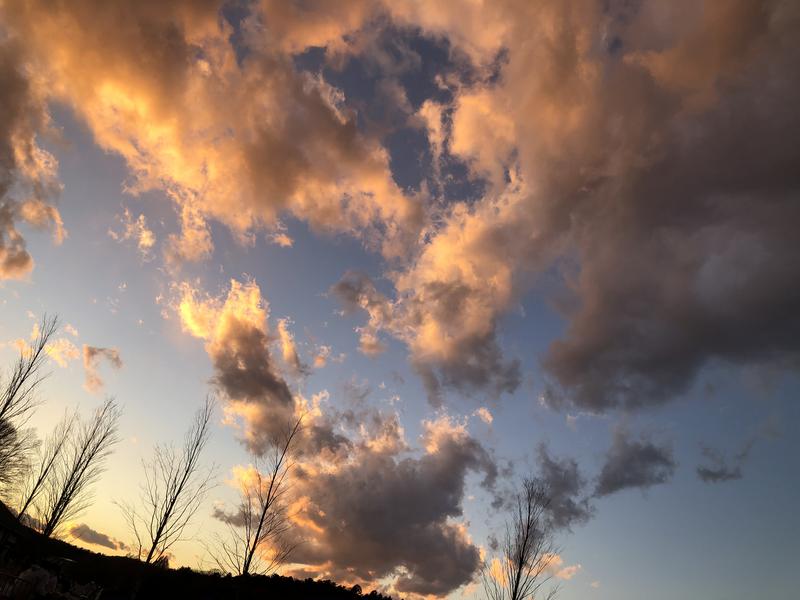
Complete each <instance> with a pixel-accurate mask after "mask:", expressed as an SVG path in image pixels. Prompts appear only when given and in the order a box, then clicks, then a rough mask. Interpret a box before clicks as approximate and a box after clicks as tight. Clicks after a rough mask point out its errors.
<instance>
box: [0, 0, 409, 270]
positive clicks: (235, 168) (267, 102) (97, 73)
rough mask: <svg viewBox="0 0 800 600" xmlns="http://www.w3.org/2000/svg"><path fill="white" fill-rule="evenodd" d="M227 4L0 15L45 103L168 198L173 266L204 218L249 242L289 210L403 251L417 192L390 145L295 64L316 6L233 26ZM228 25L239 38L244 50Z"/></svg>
mask: <svg viewBox="0 0 800 600" xmlns="http://www.w3.org/2000/svg"><path fill="white" fill-rule="evenodd" d="M221 8H222V2H219V1H217V0H205V1H203V2H194V1H188V0H182V1H179V2H176V3H172V4H170V6H169V7H167V8H164V7H156V6H155V5H152V4H148V3H140V2H128V3H113V4H104V5H103V6H102V7H99V8H98V7H97V6H96V5H95V4H94V3H93V2H84V1H81V2H72V3H69V5H62V6H55V7H54V6H51V5H49V4H48V3H46V2H32V3H27V4H24V5H19V4H7V5H4V6H3V9H2V17H3V21H4V24H5V25H6V26H7V27H8V28H9V30H10V31H12V32H13V33H14V34H16V35H17V36H18V37H19V39H20V40H24V46H25V50H26V53H27V56H28V57H29V60H30V61H31V64H32V67H33V68H34V69H35V71H36V75H37V77H39V78H41V79H42V80H43V81H45V82H46V83H47V88H48V89H49V90H50V93H51V94H52V96H53V99H55V100H58V101H62V102H65V103H67V104H68V105H69V106H71V107H72V108H73V110H74V111H75V112H76V114H77V115H78V116H79V117H80V118H81V119H83V120H84V121H85V122H86V124H87V125H88V127H89V129H90V130H91V131H92V133H93V135H94V138H95V141H96V142H97V143H98V144H99V145H100V146H101V147H102V148H104V149H105V150H107V151H110V152H114V153H116V154H119V155H121V156H122V157H123V158H124V159H125V161H126V162H127V164H128V166H129V169H130V172H131V176H132V181H131V184H130V186H129V191H131V192H133V193H138V192H142V191H147V190H152V189H157V190H161V191H164V192H165V193H166V195H167V196H168V197H169V198H170V199H171V200H172V201H173V202H174V203H175V205H176V208H177V212H178V214H179V217H180V222H181V233H180V234H179V235H175V236H172V237H170V238H169V239H168V245H167V248H166V252H167V258H168V261H169V262H170V263H172V264H174V263H176V262H178V261H181V260H200V259H204V258H206V257H208V256H209V254H210V252H211V250H212V248H213V240H212V239H211V238H210V232H209V231H210V230H209V229H208V226H207V221H208V220H209V219H214V220H217V221H220V222H222V223H224V224H225V225H227V226H228V227H230V228H231V229H232V231H233V232H234V233H235V234H236V235H237V236H238V237H239V239H240V240H242V241H244V242H247V241H249V240H250V239H251V236H252V233H253V231H255V230H266V231H268V232H269V231H271V230H273V229H278V230H279V229H280V225H279V215H280V213H281V212H284V211H286V212H289V213H291V214H292V215H294V216H296V217H298V218H300V219H304V220H306V221H308V222H309V223H310V224H311V225H312V226H313V227H315V228H318V229H325V230H331V231H337V232H346V233H352V234H353V235H355V236H356V237H358V238H360V239H362V240H363V241H364V242H365V243H367V244H368V245H370V246H371V247H374V248H375V249H376V250H378V251H381V252H383V253H384V254H385V255H387V256H397V255H400V254H401V253H402V252H403V249H404V248H405V247H406V246H407V244H408V242H409V240H411V241H413V240H414V239H415V238H416V233H417V231H418V230H419V228H420V226H421V225H422V212H421V210H420V206H419V203H418V201H417V200H416V199H414V198H410V197H407V196H406V195H405V194H404V193H403V192H402V190H400V188H398V186H397V185H396V184H395V183H394V181H393V179H392V177H391V173H390V170H389V165H388V155H387V153H386V151H385V150H384V149H383V147H382V146H381V145H380V143H379V142H378V141H377V140H374V139H371V138H369V137H367V136H365V135H364V134H362V133H361V132H359V130H358V128H357V127H356V123H355V119H354V115H352V114H351V113H348V112H347V111H344V110H342V109H341V107H340V106H339V105H338V97H339V96H338V93H337V91H336V90H333V89H332V88H330V86H328V85H327V84H326V83H325V82H324V81H323V80H322V79H321V78H319V77H315V76H312V75H309V74H305V73H302V72H299V71H298V70H296V69H295V66H294V63H293V62H292V56H291V54H290V53H289V49H290V48H291V49H294V48H296V46H295V42H297V41H299V40H300V39H317V35H312V36H310V37H306V36H305V35H300V32H301V30H302V31H304V32H308V23H309V19H310V18H311V16H312V15H314V14H317V13H318V12H319V10H317V11H312V10H310V11H301V12H302V13H303V15H302V18H300V17H301V15H296V14H294V12H293V11H291V10H284V9H282V8H281V7H280V6H279V5H278V4H276V3H271V2H265V3H263V4H259V3H253V4H251V5H249V7H248V10H249V11H250V12H249V14H248V15H246V16H245V18H244V20H243V21H242V22H241V23H240V22H238V21H237V22H234V23H231V22H228V21H227V20H226V18H225V16H224V15H223V14H222V13H221ZM320 8H321V7H320ZM337 12H338V11H337ZM295 17H296V18H295ZM312 20H313V19H312ZM326 22H328V21H326ZM235 27H241V28H242V29H243V30H244V31H245V33H246V35H242V36H241V37H238V38H237V39H238V42H239V44H241V46H240V47H238V48H237V47H234V46H233V44H232V42H231V38H232V37H233V36H232V33H233V32H234V28H235ZM323 30H324V28H323ZM78 32H81V33H80V34H79V33H78ZM320 33H321V32H320ZM328 34H330V31H328ZM298 36H299V37H298ZM323 38H324V39H330V38H329V37H328V35H324V36H323ZM289 39H292V40H295V42H293V43H288V42H286V40H289ZM56 55H57V56H58V59H57V60H56V59H55V56H56ZM278 233H279V231H278ZM278 239H279V240H280V241H282V242H285V241H286V240H287V238H286V237H285V236H283V237H280V238H278Z"/></svg>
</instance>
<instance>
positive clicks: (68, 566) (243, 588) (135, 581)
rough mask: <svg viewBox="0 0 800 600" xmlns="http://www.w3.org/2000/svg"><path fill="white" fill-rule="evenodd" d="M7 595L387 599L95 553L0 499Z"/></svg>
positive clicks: (324, 583) (3, 591) (0, 583)
mask: <svg viewBox="0 0 800 600" xmlns="http://www.w3.org/2000/svg"><path fill="white" fill-rule="evenodd" d="M44 579H47V580H48V585H47V586H45V588H42V587H41V586H40V589H48V590H49V591H48V592H47V593H45V592H41V591H37V589H36V584H31V583H28V582H26V581H38V582H41V581H43V580H44ZM6 598H15V599H16V598H19V599H27V598H66V599H69V598H76V599H77V598H82V599H91V600H117V599H119V600H122V599H124V600H136V599H140V598H141V599H144V598H155V599H158V598H170V599H175V598H198V599H217V598H220V599H222V598H225V599H241V600H247V599H250V598H253V599H255V598H259V599H264V598H287V599H294V598H297V599H300V598H303V599H311V598H313V599H319V600H356V599H363V598H369V599H371V600H391V598H390V597H389V596H384V595H383V594H380V593H378V592H376V591H372V592H369V593H366V594H365V593H362V591H361V588H360V587H359V586H353V587H345V586H342V585H338V584H336V583H335V582H332V581H329V580H321V581H317V580H314V579H310V578H309V579H305V580H300V579H294V578H292V577H284V576H281V575H270V576H264V575H247V576H237V577H234V576H231V575H221V574H219V573H208V572H198V571H194V570H192V569H189V568H185V567H184V568H180V569H170V568H165V567H163V566H157V565H153V564H147V563H144V562H142V561H140V560H137V559H134V558H129V557H123V556H108V555H105V554H98V553H96V552H91V551H89V550H85V549H83V548H78V547H77V546H73V545H72V544H69V543H67V542H65V541H62V540H58V539H54V538H50V537H45V536H43V535H42V534H40V533H38V532H37V531H34V530H33V529H31V528H29V527H26V526H25V525H22V524H20V523H19V522H18V521H17V519H16V517H15V515H14V514H13V513H12V512H11V511H10V510H9V509H8V508H7V507H6V506H5V505H4V504H3V503H2V502H0V599H6Z"/></svg>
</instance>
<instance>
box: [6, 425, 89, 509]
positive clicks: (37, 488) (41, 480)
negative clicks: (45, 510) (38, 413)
mask: <svg viewBox="0 0 800 600" xmlns="http://www.w3.org/2000/svg"><path fill="white" fill-rule="evenodd" d="M77 422H78V413H77V412H67V413H65V414H64V417H63V418H62V419H61V421H59V422H58V423H57V424H56V426H55V427H54V428H53V431H52V432H51V433H50V435H49V436H48V437H47V439H46V440H45V441H44V443H43V444H42V445H40V447H39V455H38V457H37V458H38V461H37V462H38V464H39V468H38V469H37V470H34V469H31V470H30V471H29V474H28V477H27V479H26V481H25V483H24V485H23V487H22V490H21V498H20V502H19V512H18V513H17V519H19V520H20V521H23V520H25V516H26V514H27V513H28V510H29V509H30V508H32V507H33V506H35V502H36V500H37V498H38V497H39V495H40V494H41V493H42V491H43V490H44V489H45V487H46V484H47V482H48V481H49V480H50V478H51V477H52V476H53V475H54V474H55V473H56V470H57V467H58V465H59V461H60V460H62V458H63V453H64V452H65V451H66V450H67V448H68V446H69V442H70V438H71V436H72V432H73V430H74V429H75V427H76V424H77Z"/></svg>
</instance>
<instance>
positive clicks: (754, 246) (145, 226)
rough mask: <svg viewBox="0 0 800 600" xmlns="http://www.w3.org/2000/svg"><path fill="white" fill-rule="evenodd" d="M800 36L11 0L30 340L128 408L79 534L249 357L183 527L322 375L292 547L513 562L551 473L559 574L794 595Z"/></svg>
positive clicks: (399, 562)
mask: <svg viewBox="0 0 800 600" xmlns="http://www.w3.org/2000/svg"><path fill="white" fill-rule="evenodd" d="M798 64H800V3H798V2H796V1H793V0H785V1H780V0H763V1H756V0H727V1H724V2H711V1H706V2H702V1H701V2H698V1H696V0H669V1H667V0H663V1H661V0H603V1H601V0H535V1H533V0H496V1H481V0H460V1H456V0H452V1H446V0H441V1H436V2H433V1H430V2H427V1H424V0H392V1H389V0H385V1H381V0H350V1H347V2H328V1H325V0H294V1H289V0H261V1H256V0H253V1H246V0H241V1H231V2H222V1H221V0H173V1H163V0H158V1H156V0H147V1H143V0H121V1H117V2H97V1H90V0H62V1H45V0H27V1H26V0H0V359H2V362H3V364H4V365H10V364H11V363H12V361H13V360H14V359H15V357H16V355H17V352H18V349H19V348H20V347H21V346H23V345H24V344H25V343H27V342H28V341H30V339H31V336H32V335H35V329H34V328H35V326H36V324H37V323H38V322H39V321H40V320H41V318H42V316H43V315H44V314H49V315H58V316H59V318H60V323H61V328H60V330H59V332H58V334H57V335H56V336H55V339H54V341H53V342H52V344H51V346H50V348H49V352H48V353H49V356H50V360H49V363H48V369H49V370H50V371H51V373H52V374H51V376H50V377H49V378H48V380H47V381H46V383H45V385H44V386H43V387H42V389H41V399H42V400H43V404H42V406H41V407H40V408H39V409H38V411H37V412H36V413H35V415H34V417H33V418H32V420H31V424H32V425H33V426H34V427H36V428H37V430H38V432H39V434H40V435H42V436H43V435H46V433H47V432H48V431H49V430H50V429H51V428H52V426H53V425H54V424H55V423H56V422H57V421H58V420H59V419H60V418H61V416H62V415H63V414H64V411H65V410H67V409H72V408H74V407H80V410H81V411H82V413H88V412H89V411H91V410H92V409H93V408H95V407H96V406H98V405H99V404H100V403H101V402H102V401H103V399H104V398H105V397H107V396H114V397H115V398H116V399H117V401H118V402H119V404H120V405H121V406H122V407H123V410H124V414H123V417H122V420H121V422H120V443H119V444H118V445H117V446H116V447H115V451H114V453H113V455H112V456H111V457H110V458H109V460H108V462H107V470H106V472H105V473H104V475H103V477H102V479H101V480H100V482H99V483H98V485H97V486H96V488H95V495H94V497H95V501H94V503H93V504H92V506H91V507H90V509H89V510H87V511H85V512H84V513H82V514H81V515H80V517H79V518H78V519H77V520H76V521H74V522H73V523H71V524H70V527H69V529H71V530H72V531H73V533H74V536H73V538H70V539H73V541H75V543H79V544H81V545H84V546H86V547H89V548H91V549H93V550H96V551H103V552H109V553H121V554H124V553H125V551H126V550H125V544H127V543H130V541H131V539H130V533H129V532H128V531H127V529H126V526H125V523H124V521H123V518H122V515H121V514H120V511H119V508H118V506H117V504H116V503H115V502H119V501H123V500H129V499H133V498H135V497H136V495H137V494H138V490H139V485H140V484H141V482H142V478H143V474H142V469H141V460H142V459H143V458H147V457H148V456H150V455H151V453H152V449H153V446H154V445H155V444H157V443H165V442H177V441H179V440H180V439H181V437H182V436H183V434H184V432H185V431H186V429H187V428H188V426H189V424H190V421H191V419H192V415H193V414H194V412H195V411H196V410H197V409H198V408H199V407H200V405H201V404H202V402H203V400H204V398H205V397H206V395H207V394H209V393H213V394H215V395H216V397H217V399H218V406H217V410H216V414H215V418H214V429H213V434H212V438H211V441H210V444H209V446H208V448H207V450H206V453H205V457H204V460H205V463H206V464H207V465H212V464H214V465H216V469H217V479H216V480H217V486H216V487H215V488H214V489H213V490H212V491H211V492H210V494H209V495H208V497H207V499H206V501H205V502H204V504H203V505H202V507H201V509H200V511H199V512H198V515H197V518H196V519H195V521H194V522H193V524H192V526H191V538H192V539H191V540H187V541H185V542H182V543H180V544H178V545H176V546H175V548H174V551H173V554H174V557H173V560H172V563H171V564H172V565H173V566H176V565H188V566H191V567H202V568H210V567H211V566H212V565H211V564H210V562H209V558H208V556H207V553H206V545H207V543H208V542H209V541H210V540H211V539H212V538H213V536H214V533H215V532H220V531H222V530H223V528H224V524H223V523H222V522H221V521H220V519H219V516H220V515H222V514H224V512H225V511H226V510H228V509H230V508H231V507H232V506H233V503H234V502H235V500H236V491H235V488H236V485H237V479H238V478H241V477H243V476H246V473H247V467H248V465H249V464H250V463H251V461H252V458H251V456H252V453H258V452H260V451H262V450H263V448H264V446H265V443H266V440H268V439H269V436H270V434H271V433H273V432H274V431H275V429H276V428H277V427H279V426H281V425H282V424H285V423H286V422H287V420H289V419H291V417H292V416H293V415H298V414H301V413H304V414H306V417H305V426H306V430H305V433H304V435H303V436H302V440H301V447H300V448H299V455H298V459H297V460H298V465H299V467H300V473H299V476H298V477H296V480H295V481H294V484H293V488H292V492H293V494H294V498H295V501H294V504H293V515H294V517H293V519H294V524H295V529H294V532H295V535H297V537H298V539H302V540H303V544H301V545H300V546H299V547H298V550H297V551H296V553H295V554H294V556H293V561H292V564H290V565H286V566H285V567H284V569H283V572H284V573H286V574H291V575H294V576H302V577H306V576H313V577H324V578H331V579H334V580H336V581H339V582H341V583H345V584H348V585H351V584H355V583H359V584H361V585H362V587H364V588H365V589H372V588H373V587H374V588H378V589H380V590H383V591H386V592H388V593H392V594H394V595H395V596H396V597H401V596H402V597H405V598H410V599H416V598H420V597H423V596H431V597H445V596H448V597H451V598H461V597H467V598H480V597H482V591H481V588H480V583H479V578H478V568H479V565H480V563H481V561H482V557H486V556H491V554H492V547H493V545H494V540H495V539H496V538H497V537H500V535H501V533H502V527H503V523H504V519H505V516H506V513H505V510H504V508H503V501H504V500H507V499H508V498H509V497H510V495H511V493H512V491H513V490H514V489H516V487H517V485H518V484H519V482H520V480H521V479H522V478H523V477H525V476H531V475H533V476H538V477H541V478H542V479H544V480H546V481H548V482H550V483H551V485H552V486H553V487H552V489H553V491H554V497H553V516H554V519H555V521H556V523H557V525H558V527H559V529H558V533H557V542H558V545H559V547H560V549H561V550H560V553H559V555H558V557H556V558H554V560H553V569H552V572H553V574H554V579H555V580H557V581H558V582H559V583H560V585H561V586H562V590H561V593H560V596H559V597H560V598H563V599H565V600H578V599H583V598H595V599H597V600H640V599H641V598H648V600H668V599H669V600H673V599H675V598H702V599H704V600H737V599H741V600H744V599H748V600H749V599H751V598H775V599H779V598H781V599H782V598H790V597H794V596H795V595H796V593H797V587H798V575H797V564H798V561H799V560H800V542H798V540H799V539H800V519H799V518H798V516H797V506H799V505H800V476H799V474H800V437H798V435H797V431H798V425H800V404H798V397H797V396H798V393H799V392H800V379H798V365H800V235H799V234H798V232H799V231H800V229H799V228H800V145H798V140H800V113H799V112H798V106H800V69H798V68H797V65H798ZM68 537H69V536H68ZM81 538H82V539H81Z"/></svg>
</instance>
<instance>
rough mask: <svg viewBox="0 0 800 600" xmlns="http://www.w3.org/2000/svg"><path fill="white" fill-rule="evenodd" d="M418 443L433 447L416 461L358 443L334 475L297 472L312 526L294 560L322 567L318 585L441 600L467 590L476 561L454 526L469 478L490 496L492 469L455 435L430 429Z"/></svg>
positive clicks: (396, 448) (395, 449)
mask: <svg viewBox="0 0 800 600" xmlns="http://www.w3.org/2000/svg"><path fill="white" fill-rule="evenodd" d="M434 428H435V426H434ZM388 429H389V430H391V429H392V428H391V427H389V428H388ZM395 434H396V432H395ZM370 437H371V438H372V439H376V440H377V439H381V437H382V436H381V435H380V434H377V435H376V434H373V435H372V436H370ZM426 443H428V444H434V447H429V448H428V450H427V451H426V452H425V453H424V454H423V455H422V456H420V457H418V458H417V457H413V456H408V457H405V458H403V457H401V456H400V455H399V452H400V451H401V450H402V447H403V446H402V444H400V445H397V444H389V445H388V446H387V445H375V444H361V445H358V446H357V447H354V449H353V451H352V453H351V454H350V456H349V457H348V460H347V461H346V462H343V463H342V464H341V466H340V468H339V469H337V470H335V471H333V472H322V473H314V474H310V473H309V474H307V473H305V472H304V471H303V469H302V467H301V468H300V470H299V472H298V476H297V481H296V483H295V485H296V489H297V491H298V493H299V494H301V495H303V496H307V497H308V498H309V499H310V505H309V506H308V507H307V508H306V510H305V512H304V513H303V515H302V516H303V518H304V519H309V520H310V521H311V522H312V523H313V525H314V529H313V530H308V533H309V534H310V535H312V536H313V540H311V541H312V542H313V543H307V544H304V545H302V546H300V547H299V548H298V550H297V554H296V555H295V556H294V560H295V561H297V562H299V563H305V564H310V565H324V567H323V569H322V570H323V572H322V573H321V575H324V576H337V575H339V576H343V577H346V578H347V579H352V578H353V577H357V578H361V579H364V580H367V581H372V580H375V579H379V578H383V577H390V578H392V577H394V578H395V581H394V587H395V589H396V590H397V591H398V592H400V593H418V594H436V595H446V594H447V593H449V592H451V591H453V590H455V589H456V588H458V587H459V586H461V585H463V584H465V583H467V582H469V581H470V580H471V579H472V577H473V575H474V574H475V572H476V570H477V569H478V567H479V565H480V554H479V551H478V548H477V547H476V546H475V545H473V544H472V542H471V541H470V540H469V539H468V538H467V537H466V535H465V534H464V531H463V530H462V529H461V527H460V526H459V525H457V524H456V523H455V522H454V521H453V520H454V519H457V518H458V517H461V516H462V501H463V498H464V491H465V478H466V477H467V475H468V474H469V473H478V474H481V475H483V485H484V486H485V487H487V488H491V487H492V486H493V485H494V482H495V479H496V477H497V469H496V466H495V464H494V461H493V460H492V458H491V456H490V454H489V453H488V452H487V451H486V450H485V449H484V448H483V446H482V445H481V444H480V443H479V442H478V441H476V440H475V439H473V438H472V437H470V436H469V435H467V434H466V432H464V431H463V430H443V431H441V432H438V433H437V432H435V431H433V430H431V431H429V433H428V438H427V440H426ZM401 568H402V569H403V570H404V571H403V572H402V574H400V571H399V570H400V569H401Z"/></svg>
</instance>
